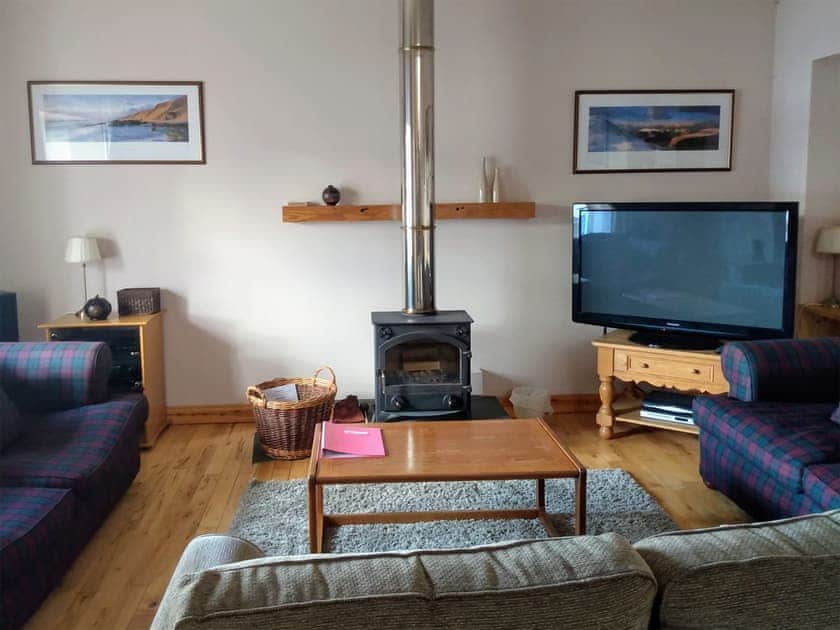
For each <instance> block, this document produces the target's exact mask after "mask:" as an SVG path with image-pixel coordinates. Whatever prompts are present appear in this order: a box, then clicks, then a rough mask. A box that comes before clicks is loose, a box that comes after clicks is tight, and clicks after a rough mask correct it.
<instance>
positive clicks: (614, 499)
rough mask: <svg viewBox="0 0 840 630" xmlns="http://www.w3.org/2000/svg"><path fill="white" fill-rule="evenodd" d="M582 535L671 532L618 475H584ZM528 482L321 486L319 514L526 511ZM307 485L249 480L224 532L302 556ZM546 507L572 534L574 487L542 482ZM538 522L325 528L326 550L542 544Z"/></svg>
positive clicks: (649, 500) (567, 482)
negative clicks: (535, 540) (584, 527)
mask: <svg viewBox="0 0 840 630" xmlns="http://www.w3.org/2000/svg"><path fill="white" fill-rule="evenodd" d="M586 486H587V487H586V499H587V501H586V502H587V533H588V534H602V533H604V532H616V533H618V534H621V535H622V536H624V537H625V538H627V539H628V540H630V541H631V542H635V541H637V540H640V539H642V538H645V537H646V536H650V535H652V534H657V533H659V532H664V531H668V530H673V529H677V526H676V525H675V524H674V522H673V521H672V520H671V519H670V518H669V517H668V515H667V514H666V513H665V511H664V510H663V509H662V507H661V506H660V505H659V504H658V503H657V502H656V501H655V500H654V499H653V497H651V496H650V495H649V494H648V493H647V492H646V491H645V490H644V488H642V487H641V486H640V485H639V484H638V483H636V480H635V479H633V477H631V476H630V474H628V473H627V472H625V471H624V470H620V469H595V470H589V471H588V478H587V484H586ZM534 491H535V483H534V482H533V481H530V480H529V481H522V480H514V481H481V482H468V481H463V482H447V483H439V482H427V483H395V484H361V485H343V486H326V487H325V488H324V511H325V513H327V514H331V513H333V514H334V513H342V512H343V513H347V512H389V511H410V510H411V511H413V510H418V511H419V510H458V509H494V508H495V509H527V508H531V507H533V506H534V500H535V498H534ZM307 505H308V504H307V488H306V481H305V480H303V479H297V480H293V481H263V482H260V481H252V482H251V485H250V486H248V488H247V489H246V491H245V492H244V494H243V495H242V499H241V500H240V503H239V508H238V509H237V511H236V516H235V517H234V521H233V525H232V527H231V530H230V533H231V535H233V536H239V537H241V538H245V539H246V540H250V541H251V542H253V543H254V544H256V545H258V546H259V547H260V548H261V549H262V550H263V551H264V552H266V553H267V554H270V555H300V554H305V553H309V529H308V527H309V525H308V520H307ZM546 507H547V511H548V512H549V514H551V516H552V520H553V521H554V524H555V526H556V527H557V529H558V531H559V532H560V533H561V534H563V535H565V534H572V533H574V512H573V510H574V482H573V480H571V479H549V480H547V481H546ZM546 536H547V534H546V532H545V530H544V529H543V528H542V526H541V525H540V523H539V521H537V520H525V519H518V520H464V521H432V522H425V523H410V524H381V525H380V524H375V525H345V526H342V527H338V528H328V529H327V532H326V536H325V550H326V551H329V552H333V553H340V552H346V553H349V552H369V551H390V550H399V549H444V548H452V547H469V546H473V545H482V544H487V543H493V542H500V541H504V540H521V539H527V538H545V537H546Z"/></svg>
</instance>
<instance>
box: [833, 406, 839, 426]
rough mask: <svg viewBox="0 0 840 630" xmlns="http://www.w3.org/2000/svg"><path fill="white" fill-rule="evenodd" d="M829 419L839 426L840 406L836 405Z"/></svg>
mask: <svg viewBox="0 0 840 630" xmlns="http://www.w3.org/2000/svg"><path fill="white" fill-rule="evenodd" d="M831 419H832V420H833V421H834V422H836V423H837V424H840V405H837V408H836V409H835V410H834V412H833V413H832V414H831Z"/></svg>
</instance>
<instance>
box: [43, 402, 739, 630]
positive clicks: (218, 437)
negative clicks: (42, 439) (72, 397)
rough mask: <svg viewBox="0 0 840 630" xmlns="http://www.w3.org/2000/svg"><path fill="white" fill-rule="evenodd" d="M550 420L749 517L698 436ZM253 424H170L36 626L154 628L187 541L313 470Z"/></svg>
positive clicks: (699, 502)
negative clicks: (716, 484) (267, 486)
mask: <svg viewBox="0 0 840 630" xmlns="http://www.w3.org/2000/svg"><path fill="white" fill-rule="evenodd" d="M550 423H551V425H552V426H553V427H554V429H555V430H556V431H557V433H558V434H559V435H560V436H561V437H562V438H563V439H564V440H565V441H566V443H567V444H568V445H569V446H570V447H571V449H572V450H573V451H574V452H575V454H576V455H577V456H578V458H579V459H580V460H581V461H582V463H583V464H584V465H585V466H587V467H588V468H623V469H625V470H627V471H629V472H630V473H631V474H632V475H633V476H634V477H635V478H636V479H637V480H638V481H639V483H641V484H642V486H644V487H645V488H646V489H647V490H648V492H650V493H651V494H652V495H653V496H654V497H656V499H657V500H658V501H659V502H660V503H661V504H662V506H663V507H664V508H665V510H666V511H667V512H668V513H669V514H670V515H671V517H672V518H673V519H674V521H676V523H677V524H678V525H679V526H680V527H682V528H690V527H702V526H711V525H719V524H721V523H729V522H740V521H744V520H748V517H747V515H746V514H744V513H743V512H742V511H741V510H739V509H738V508H737V507H736V506H735V505H734V504H733V503H731V502H730V501H729V500H728V499H726V498H724V497H723V496H722V495H720V494H718V493H717V492H714V491H712V490H709V489H708V488H706V487H705V486H704V485H703V482H702V481H701V480H700V477H699V475H698V474H697V465H698V446H697V437H696V436H692V435H686V434H682V433H676V432H672V431H662V430H656V429H646V428H643V427H639V428H632V429H631V428H629V425H626V426H628V430H627V431H626V432H623V433H620V434H618V436H617V437H616V438H614V439H613V440H610V441H603V440H601V439H600V438H598V434H597V430H596V426H595V422H594V419H593V416H592V414H555V415H554V416H552V417H551V419H550ZM253 432H254V427H253V425H250V424H206V425H177V426H171V427H169V428H168V429H167V430H166V432H165V433H164V434H163V435H162V436H161V439H160V440H159V441H158V443H157V445H156V446H155V448H153V449H152V450H149V451H144V452H143V461H142V466H141V470H140V474H139V475H138V477H137V479H136V480H135V482H134V484H133V485H132V487H131V488H130V489H129V491H128V493H127V494H126V496H125V497H124V498H123V499H122V500H121V501H120V503H119V505H118V506H117V508H116V509H115V510H114V511H113V512H112V513H111V515H110V516H109V517H108V520H107V521H106V522H105V524H104V525H103V526H102V528H101V529H100V530H99V532H98V533H97V535H96V536H95V537H94V538H93V540H92V541H91V542H90V544H88V546H87V547H86V548H85V550H84V551H83V552H82V555H81V556H80V557H79V558H78V560H76V563H75V564H74V566H73V568H72V569H71V571H70V572H69V573H68V574H67V575H66V576H65V578H64V581H63V583H62V584H61V586H60V587H59V588H58V589H56V590H55V591H54V592H53V593H52V595H51V596H50V597H49V598H48V599H47V601H46V602H45V603H44V605H43V606H42V607H41V609H40V610H39V611H38V612H37V613H36V614H35V616H34V617H33V618H32V619H31V620H30V623H29V624H28V625H27V628H39V629H41V628H44V629H46V628H50V629H53V628H62V629H63V630H70V629H73V628H79V629H82V628H84V629H85V630H87V629H90V628H107V629H109V630H110V629H118V628H143V629H146V628H148V627H149V624H150V623H151V621H152V617H153V616H154V614H155V610H156V607H157V604H158V602H159V600H160V597H161V596H162V594H163V591H164V589H165V588H166V584H167V582H168V581H169V577H170V575H171V574H172V571H173V569H174V567H175V564H176V562H177V561H178V557H179V556H180V553H181V551H182V550H183V548H184V546H185V545H186V544H187V542H188V541H189V540H190V539H191V538H192V537H193V536H196V535H198V534H204V533H208V532H225V531H227V529H228V527H229V526H230V523H231V520H232V518H233V514H234V512H235V511H236V507H237V505H238V503H239V497H240V495H241V494H242V491H243V490H244V488H245V486H246V485H247V484H248V482H249V481H250V480H251V478H252V477H256V478H257V479H268V478H274V479H278V478H292V477H302V476H304V475H305V470H306V462H305V461H299V462H291V463H289V462H271V463H265V464H258V465H256V466H254V465H252V464H251V444H252V439H253Z"/></svg>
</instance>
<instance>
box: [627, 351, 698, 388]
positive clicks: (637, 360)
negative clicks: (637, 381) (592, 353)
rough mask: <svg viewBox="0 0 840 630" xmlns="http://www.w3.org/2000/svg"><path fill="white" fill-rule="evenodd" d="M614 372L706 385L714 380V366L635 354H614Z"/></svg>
mask: <svg viewBox="0 0 840 630" xmlns="http://www.w3.org/2000/svg"><path fill="white" fill-rule="evenodd" d="M615 370H616V372H633V373H634V374H636V375H638V376H641V377H643V376H644V375H645V374H651V375H654V376H664V377H668V378H672V379H679V380H683V381H696V382H698V383H700V382H703V383H708V382H711V381H712V380H713V378H714V366H713V365H711V364H704V363H702V362H699V361H698V362H696V363H694V362H690V361H675V360H673V359H669V358H663V357H657V356H648V355H644V354H635V353H629V354H625V353H621V352H616V353H615Z"/></svg>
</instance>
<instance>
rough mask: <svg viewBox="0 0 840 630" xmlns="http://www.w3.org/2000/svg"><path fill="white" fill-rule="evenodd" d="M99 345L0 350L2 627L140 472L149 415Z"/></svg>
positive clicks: (17, 622) (54, 577)
mask: <svg viewBox="0 0 840 630" xmlns="http://www.w3.org/2000/svg"><path fill="white" fill-rule="evenodd" d="M110 371H111V352H110V350H109V349H108V346H106V345H105V344H103V343H87V342H57V343H0V628H17V627H19V626H21V625H22V624H23V623H24V621H25V620H26V619H27V618H28V617H29V616H30V615H31V614H32V613H33V612H34V611H35V610H36V609H37V607H38V606H39V605H40V603H41V602H42V601H43V599H44V598H45V597H46V596H47V594H48V593H49V592H50V590H51V589H52V588H53V587H54V586H55V585H56V584H57V583H58V582H59V581H60V580H61V578H62V576H63V574H64V573H65V572H66V570H67V569H68V568H69V566H70V564H71V563H72V561H73V560H74V559H75V558H76V556H77V555H78V554H79V552H80V551H81V550H82V548H83V547H84V545H85V544H86V543H87V541H88V540H89V539H90V537H91V536H92V535H93V533H94V532H95V531H96V529H97V528H98V527H99V525H100V524H101V523H102V521H103V520H104V519H105V517H106V516H107V515H108V513H109V512H110V511H111V509H112V508H113V506H114V504H115V503H116V502H117V500H118V499H119V498H120V497H121V496H122V495H123V494H124V493H125V491H126V489H127V488H128V487H129V486H130V485H131V482H132V480H133V479H134V477H135V476H136V475H137V471H138V470H139V467H140V436H141V433H140V432H141V429H142V426H143V422H145V419H146V415H147V412H148V406H147V402H146V399H145V397H144V396H143V395H142V394H127V395H117V396H111V395H110V394H109V391H108V377H109V374H110Z"/></svg>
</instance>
